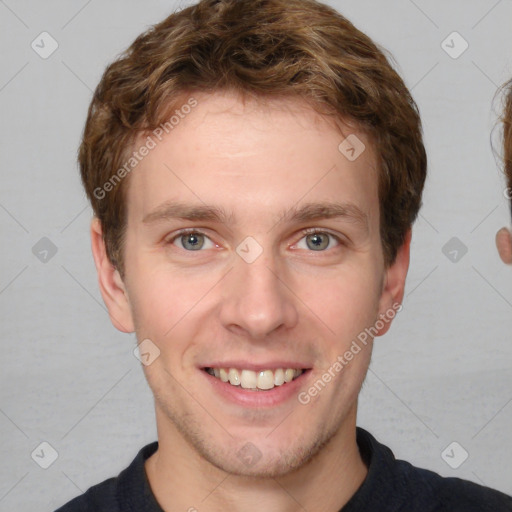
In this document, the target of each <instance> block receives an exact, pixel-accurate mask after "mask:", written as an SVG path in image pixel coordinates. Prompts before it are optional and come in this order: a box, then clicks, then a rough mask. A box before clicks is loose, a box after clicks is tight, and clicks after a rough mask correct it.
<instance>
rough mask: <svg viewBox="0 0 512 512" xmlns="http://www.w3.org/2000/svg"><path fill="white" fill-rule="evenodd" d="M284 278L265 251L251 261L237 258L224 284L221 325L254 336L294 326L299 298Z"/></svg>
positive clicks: (238, 332)
mask: <svg viewBox="0 0 512 512" xmlns="http://www.w3.org/2000/svg"><path fill="white" fill-rule="evenodd" d="M286 278H287V276H286V273H285V272H283V271H281V272H280V271H279V266H278V265H276V263H275V261H274V258H273V257H272V256H266V255H265V253H263V254H262V255H261V256H260V257H259V258H258V259H257V260H256V261H254V262H252V263H247V262H246V261H244V260H243V259H242V258H237V260H236V262H235V265H234V268H233V269H232V270H231V272H229V273H228V275H227V276H226V279H225V280H224V284H223V293H222V297H223V301H222V305H221V313H220V319H221V322H222V325H223V326H224V327H225V328H226V329H229V330H231V331H233V332H235V333H236V334H243V335H244V336H246V337H248V338H254V339H264V338H266V337H268V336H269V335H271V334H272V333H273V332H274V331H277V330H283V331H286V330H288V329H291V328H293V327H294V326H295V325H296V324H297V322H298V311H297V301H298V299H297V298H296V296H295V295H294V293H293V290H292V289H291V287H290V285H289V284H288V283H287V282H286V281H287V279H286ZM288 280H289V279H288Z"/></svg>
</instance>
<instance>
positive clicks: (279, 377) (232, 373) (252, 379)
mask: <svg viewBox="0 0 512 512" xmlns="http://www.w3.org/2000/svg"><path fill="white" fill-rule="evenodd" d="M206 371H207V372H208V373H209V374H210V375H213V376H215V377H217V378H218V379H220V380H221V381H222V382H229V383H230V384H231V385H233V386H241V387H243V388H244V389H272V388H273V387H274V386H281V385H282V384H284V383H285V382H291V381H292V380H293V379H294V378H296V377H298V376H299V375H300V374H301V373H302V372H303V370H300V369H295V368H286V369H283V368H278V369H277V370H261V371H258V372H253V371H252V370H239V369H237V368H207V369H206Z"/></svg>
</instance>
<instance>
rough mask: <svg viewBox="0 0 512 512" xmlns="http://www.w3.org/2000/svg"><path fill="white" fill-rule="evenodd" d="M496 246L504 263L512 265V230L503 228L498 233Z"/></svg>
mask: <svg viewBox="0 0 512 512" xmlns="http://www.w3.org/2000/svg"><path fill="white" fill-rule="evenodd" d="M496 247H497V249H498V253H499V255H500V258H501V260H502V261H503V263H506V264H507V265H512V232H511V231H510V230H509V229H507V228H505V227H504V228H501V229H500V230H499V231H498V232H497V233H496Z"/></svg>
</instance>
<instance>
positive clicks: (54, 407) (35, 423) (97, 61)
mask: <svg viewBox="0 0 512 512" xmlns="http://www.w3.org/2000/svg"><path fill="white" fill-rule="evenodd" d="M182 3H185V2H182ZM330 3H331V4H332V5H333V6H335V7H336V8H338V9H339V10H340V11H341V12H342V13H343V14H345V15H346V16H347V17H348V18H349V19H350V20H351V21H353V22H354V23H355V24H356V26H358V27H359V28H360V29H362V30H363V31H365V32H367V33H368V34H369V35H370V36H371V37H373V38H374V39H375V40H376V41H377V42H378V43H380V44H381V45H383V46H384V47H386V48H387V49H389V50H390V51H391V53H392V54H393V55H394V58H395V59H396V62H397V64H396V65H397V68H398V69H399V71H400V72H401V73H402V75H403V76H404V78H405V80H406V83H407V84H408V86H409V87H410V88H411V89H412V91H413V95H414V97H415V99H416V100H417V102H418V104H419V107H420V110H421V114H422V117H423V121H424V128H425V141H426V145H427V149H428V152H429V158H430V167H429V171H430V174H429V178H428V181H427V185H426V190H425V196H424V207H423V209H422V213H421V215H420V218H419V219H418V222H417V223H416V225H415V228H414V235H413V246H412V262H411V267H410V272H409V277H408V285H407V289H406V298H405V300H404V309H403V311H402V312H401V313H400V314H399V315H398V316H397V318H396V319H395V323H394V325H393V327H392V329H391V331H390V332H389V334H387V335H386V336H384V337H383V338H380V339H377V341H376V344H375V351H374V357H373V362H372V364H371V367H370V372H369V374H368V378H367V381H366V383H365V385H364V386H363V390H362V394H361V399H360V413H359V420H358V423H359V425H361V426H363V427H365V428H367V429H368V430H370V431H371V432H372V433H373V434H374V435H375V436H376V437H377V438H378V439H379V440H380V441H382V442H384V443H386V444H388V446H390V447H391V448H392V449H393V450H394V452H395V454H396V456H397V457H399V458H405V459H407V460H409V461H410V462H412V463H413V464H415V465H418V466H423V467H427V468H430V469H432V470H434V471H437V472H439V473H441V474H442V475H445V476H458V477H462V478H467V479H469V480H473V481H475V482H480V483H483V484H486V485H488V486H491V487H494V488H497V489H500V490H502V491H504V492H507V493H512V463H511V460H512V436H511V435H510V425H511V420H512V405H511V403H510V402H511V401H512V343H511V333H512V314H511V313H512V311H511V308H512V269H511V268H507V267H505V265H503V264H501V262H500V261H499V259H498V256H497V254H496V250H495V247H494V235H495V232H496V231H497V229H498V228H500V227H501V226H502V225H505V224H508V223H509V222H510V219H509V214H508V210H507V203H506V200H505V197H504V195H503V190H504V181H503V176H502V174H501V171H500V170H499V169H498V168H497V166H496V160H495V157H494V156H493V153H492V151H491V148H490V134H491V131H492V128H493V125H494V122H495V119H496V115H495V112H493V103H492V100H493V96H494V94H495V92H496V89H497V86H498V85H499V84H501V83H503V82H504V81H505V79H506V78H507V77H509V76H512V1H511V0H500V1H495V0H492V1H491V0H471V1H468V0H450V1H446V0H442V1H441V0H435V1H432V0H430V1H427V0H415V2H413V1H412V0H393V1H386V2H382V1H380V0H373V1H370V0H366V1H360V0H347V1H331V2H330ZM177 5H178V3H177V2H172V1H169V2H166V1H156V0H153V1H146V2H136V1H134V0H130V1H126V0H124V1H120V0H109V1H101V2H100V1H99V0H89V1H83V0H80V1H78V0H76V1H75V0H73V1H70V0H67V1H64V0H60V1H59V0H51V1H45V2H37V1H35V0H25V1H24V0H0V43H1V48H2V51H1V54H0V64H1V66H0V108H1V116H0V145H1V146H0V147H1V155H2V161H1V166H0V168H1V173H2V174H1V181H0V227H1V233H2V240H3V242H2V245H1V251H0V256H1V260H0V261H1V268H0V312H1V313H0V314H1V317H0V336H1V353H2V357H1V362H0V365H1V377H0V378H1V382H0V429H1V436H0V455H1V460H2V464H1V466H0V510H2V511H4V510H5V511H12V510H16V511H18V512H23V511H29V510H39V511H52V510H54V509H55V508H56V507H57V506H58V505H61V504H63V503H64V502H65V501H67V500H69V499H71V498H72V497H74V496H76V495H78V494H79V493H80V492H82V491H84V490H85V489H87V488H88V487H89V486H90V485H92V484H94V483H97V482H99V481H101V480H103V479H105V478H107V477H110V476H113V475H116V474H117V473H118V472H119V471H120V470H121V469H122V468H124V467H125V466H126V465H127V464H128V463H129V462H130V461H131V460H132V458H133V457H134V456H135V454H136V452H137V451H138V450H139V448H140V447H142V446H143V445H144V444H146V443H148V442H150V441H152V440H154V439H155V438H156V431H155V425H154V415H153V403H152V396H151V393H150V392H149V390H148V387H147V385H146V383H145V380H144V377H143V373H142V370H141V368H140V363H139V362H138V360H137V359H136V358H135V357H134V355H133V352H132V351H133V347H134V345H135V339H134V336H133V335H126V334H121V333H118V332H117V331H116V330H115V329H114V328H113V327H112V325H111V324H110V321H109V319H108V316H107V314H106V312H105V309H104V306H103V303H102V300H101V297H100V294H99V291H98V287H97V284H96V274H95V270H94V266H93V261H92V257H91V254H90V245H89V238H88V227H89V221H90V218H91V210H90V208H89V207H88V205H87V202H86V200H85V197H84V194H83V192H82V189H81V186H80V182H79V177H78V172H77V167H76V162H75V156H76V149H77V145H78V142H79V137H80V133H81V130H82V127H83V123H84V120H85V116H86V109H87V107H88V103H89V101H90V98H91V92H92V89H93V88H94V87H95V85H96V84H97V82H98V80H99V78H100V76H101V73H102V72H103V69H104V67H105V65H106V64H107V63H108V62H109V61H111V60H112V59H113V58H114V57H115V56H116V55H117V54H118V53H119V52H120V51H122V50H123V49H124V48H125V47H126V46H127V45H128V44H129V43H130V42H131V41H132V40H133V39H134V38H135V36H136V35H138V34H139V33H140V32H141V31H143V30H144V29H146V28H147V27H149V25H151V24H153V23H156V22H158V21H160V20H161V19H163V18H164V17H165V16H167V15H168V14H169V13H170V12H171V11H173V10H174V9H175V8H176V7H177ZM43 31H47V32H49V33H50V34H51V36H52V37H53V38H54V39H55V40H56V41H57V43H58V45H59V46H58V49H57V50H56V51H55V52H54V53H53V54H52V55H51V56H50V57H49V58H47V59H42V58H41V57H40V56H39V55H38V54H37V53H36V52H35V51H34V50H33V49H32V48H31V42H32V41H33V40H36V42H37V40H38V39H37V37H38V36H39V34H40V33H41V32H43ZM453 31H457V32H459V33H460V34H461V35H462V37H463V38H464V39H465V40H466V41H467V42H468V43H469V48H468V49H467V51H465V52H464V53H463V54H462V55H461V56H460V57H459V58H457V59H454V58H452V57H450V56H449V55H448V54H447V53H446V52H445V51H444V49H443V48H442V46H441V43H442V41H443V40H445V39H446V37H447V36H448V35H449V34H451V33H452V32H453ZM450 41H451V40H450V39H449V40H448V44H450V45H451V46H454V49H453V50H457V49H459V48H461V46H460V41H458V42H457V41H456V40H453V41H454V42H453V43H451V42H450ZM46 48H48V46H46ZM494 107H497V105H496V104H495V105H494ZM496 140H497V139H496ZM43 237H47V238H48V239H49V240H51V242H52V243H53V244H54V245H55V248H56V249H57V252H56V254H54V255H52V253H51V251H50V252H49V253H48V254H46V255H44V253H41V252H38V251H37V250H34V252H36V254H34V253H33V247H34V246H35V245H36V244H37V243H38V242H39V241H40V240H41V238H43ZM453 237H457V239H458V240H459V242H456V244H458V245H459V246H460V247H459V248H457V247H456V245H455V246H453V247H452V246H451V245H448V246H447V249H444V252H443V247H445V244H447V242H448V241H449V240H450V239H452V238H453ZM39 243H40V244H43V246H42V249H44V248H45V245H44V244H45V243H46V244H47V242H39ZM452 243H454V242H452ZM461 244H464V246H465V247H467V253H466V254H465V255H463V256H462V257H461V255H462V252H463V251H461V248H463V246H462V245H461ZM36 248H38V249H39V251H41V250H42V249H41V247H40V246H36ZM454 248H455V250H457V251H458V252H457V258H458V261H455V262H454V261H451V260H450V259H449V257H447V256H446V255H445V253H447V254H448V256H450V257H451V258H454V257H455V253H452V254H451V255H450V254H449V251H451V250H453V249H454ZM44 257H46V260H47V261H44ZM41 259H43V261H41ZM453 441H456V442H457V443H459V445H460V446H461V447H462V448H459V447H458V446H457V447H455V449H454V451H453V452H450V451H448V452H449V454H450V455H451V459H450V460H451V462H452V463H453V461H455V462H457V461H460V457H461V454H462V453H463V452H462V451H461V450H462V449H464V450H466V451H467V452H468V453H469V457H468V459H467V460H466V461H465V462H464V463H463V464H462V465H460V467H458V468H457V469H452V468H451V467H450V466H449V465H448V464H447V463H446V462H445V460H443V458H442V456H441V454H442V452H443V451H444V450H445V448H446V447H447V446H448V445H450V443H452V442H453ZM41 442H48V443H49V444H50V445H51V446H52V447H53V448H54V449H55V450H56V452H57V453H58V458H57V460H55V462H54V463H53V464H52V465H51V466H50V467H49V468H48V469H46V470H45V469H42V468H41V467H40V466H39V465H38V464H36V462H35V461H34V460H33V459H32V458H31V453H32V452H33V451H34V450H35V449H36V448H37V447H38V446H39V445H40V443H41ZM40 450H41V449H40V448H39V451H37V450H36V452H35V453H36V454H37V453H39V455H40V457H39V459H38V458H37V457H36V456H34V459H36V460H38V461H39V462H41V461H43V459H45V457H46V459H45V460H46V462H48V460H49V459H48V457H49V456H50V455H49V454H50V453H51V452H49V450H48V449H46V452H44V456H42V455H41V451H40ZM43 451H44V450H43ZM43 462H44V461H43ZM201 499H202V497H198V500H197V502H198V503H200V500H201Z"/></svg>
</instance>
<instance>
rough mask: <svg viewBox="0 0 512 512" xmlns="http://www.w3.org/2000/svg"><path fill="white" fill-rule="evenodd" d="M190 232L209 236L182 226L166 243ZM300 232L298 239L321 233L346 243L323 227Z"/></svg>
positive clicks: (342, 243)
mask: <svg viewBox="0 0 512 512" xmlns="http://www.w3.org/2000/svg"><path fill="white" fill-rule="evenodd" d="M190 234H200V235H204V236H206V237H207V238H209V237H208V234H207V233H205V232H204V231H201V229H197V228H184V229H181V230H179V231H178V232H177V233H176V234H175V235H174V236H173V237H172V238H170V239H168V240H166V244H167V245H172V244H173V243H174V241H175V240H176V239H177V238H179V237H180V236H183V235H190ZM300 234H301V235H302V236H301V238H300V240H302V238H304V237H305V236H308V235H316V234H322V235H329V236H331V237H332V238H334V239H335V240H336V242H338V244H339V245H346V243H345V242H344V241H343V240H342V239H341V238H340V237H339V236H337V235H335V234H334V233H331V232H330V231H326V230H325V229H321V228H306V229H303V230H302V231H301V232H300ZM187 252H194V251H187ZM197 252H201V251H197ZM313 252H315V251H313ZM316 252H326V251H316Z"/></svg>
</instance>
